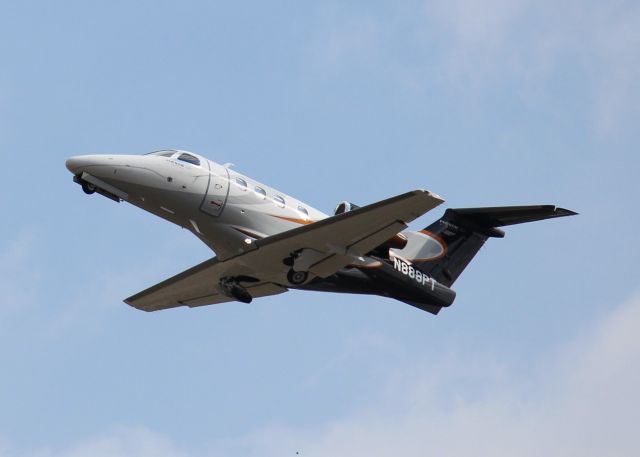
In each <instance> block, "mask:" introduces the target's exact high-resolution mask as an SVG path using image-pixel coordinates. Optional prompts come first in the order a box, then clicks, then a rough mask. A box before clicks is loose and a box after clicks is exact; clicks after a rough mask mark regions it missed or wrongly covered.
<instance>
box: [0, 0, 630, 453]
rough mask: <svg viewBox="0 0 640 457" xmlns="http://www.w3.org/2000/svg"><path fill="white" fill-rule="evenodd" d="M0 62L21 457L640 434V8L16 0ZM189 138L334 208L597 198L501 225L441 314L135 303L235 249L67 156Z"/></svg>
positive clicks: (1, 266) (456, 449)
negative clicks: (103, 182)
mask: <svg viewBox="0 0 640 457" xmlns="http://www.w3.org/2000/svg"><path fill="white" fill-rule="evenodd" d="M0 59H1V62H2V64H1V65H0V154H2V158H3V165H4V170H5V172H4V175H3V179H2V180H1V181H0V205H1V207H2V209H3V214H4V215H5V218H4V224H2V225H1V226H0V235H1V237H0V290H1V291H2V294H1V295H0V456H1V457H31V456H47V457H49V456H50V457H72V456H73V457H76V456H85V455H91V456H98V457H101V456H125V455H139V456H143V457H144V456H147V455H149V456H151V455H153V456H234V455H238V456H247V455H249V456H251V455H256V456H257V455H260V456H270V455H274V456H275V455H278V456H281V455H295V452H296V451H298V452H300V453H301V455H322V456H325V455H350V456H353V455H367V456H376V455H381V456H382V455H399V454H400V453H404V454H405V455H416V454H419V455H439V456H440V455H446V456H457V455H469V454H470V453H471V452H473V453H474V454H475V455H496V454H497V455H506V454H510V455H514V454H515V455H542V453H544V452H546V453H553V454H554V455H582V456H585V455H603V454H604V453H605V452H606V453H607V454H611V455H620V456H625V455H629V456H631V455H637V454H638V451H640V446H639V445H638V442H637V438H636V431H635V429H634V426H633V424H637V423H639V421H640V413H639V412H638V411H640V397H639V396H638V395H637V392H636V390H637V385H638V383H640V369H639V368H638V365H639V364H638V362H640V337H638V334H637V332H638V330H637V329H638V328H640V295H639V291H638V286H639V285H640V284H639V283H640V281H639V280H638V272H639V269H638V264H639V262H640V247H639V246H640V244H639V243H638V241H637V235H636V231H637V227H638V225H639V224H640V219H639V216H638V212H637V207H638V203H637V202H638V200H639V198H640V186H639V185H638V182H637V176H638V171H639V170H640V161H639V160H638V151H637V148H638V145H639V140H640V134H639V133H638V124H639V123H638V121H639V120H640V108H639V107H640V85H639V82H638V81H640V7H639V6H638V4H637V3H635V2H630V1H616V2H606V3H602V2H595V1H586V0H585V1H573V0H568V1H566V2H560V3H558V2H534V1H530V0H515V1H514V0H511V1H507V0H489V1H485V2H474V1H471V0H453V1H423V2H419V1H409V2H403V3H402V4H400V5H398V4H397V2H331V1H329V2H321V3H315V4H311V3H308V4H307V3H303V2H270V3H268V4H267V3H266V2H242V3H238V4H229V3H218V2H196V1H181V2H168V1H153V2H152V1H139V2H135V3H134V2H119V1H110V2H73V1H66V2H58V3H55V4H54V3H51V2H37V1H33V2H19V3H18V2H8V1H2V0H0ZM161 148H181V149H187V150H192V151H194V152H197V153H200V154H203V155H205V156H207V157H209V158H211V159H213V160H215V161H218V162H221V163H224V162H233V163H235V168H236V169H237V170H238V171H240V172H242V173H245V174H247V175H249V176H251V177H254V178H255V179H257V180H259V181H262V182H265V183H268V184H269V185H272V186H274V187H276V188H278V189H281V190H282V191H283V192H286V193H289V194H292V195H295V196H296V197H298V198H300V199H302V200H303V201H306V202H308V203H309V204H310V205H312V206H314V207H316V208H319V209H321V210H324V211H327V212H328V211H330V210H331V209H332V208H333V207H334V205H335V204H336V203H337V202H338V201H341V200H350V201H352V202H354V203H358V204H366V203H370V202H374V201H376V200H379V199H382V198H385V197H388V196H391V195H394V194H397V193H401V192H404V191H407V190H409V189H414V188H419V187H423V188H427V189H429V190H432V191H434V192H436V193H438V194H439V195H442V196H443V197H444V198H445V199H446V200H447V201H446V203H445V205H446V206H451V207H466V206H492V205H509V204H537V203H551V204H558V205H561V206H565V207H568V208H571V209H573V210H576V211H578V212H580V216H579V217H574V218H567V219H562V220H555V221H546V222H540V223H536V224H529V225H526V226H518V227H512V228H509V229H508V230H507V237H506V238H505V239H503V240H491V241H489V242H488V243H487V245H486V247H485V248H484V249H483V250H482V251H481V252H480V254H479V255H478V256H477V258H476V260H475V261H474V262H473V263H472V264H471V265H470V267H469V268H468V269H467V270H466V271H465V273H464V274H463V276H462V277H461V279H460V280H459V281H458V282H457V283H456V290H457V292H458V298H457V301H456V303H455V304H454V305H453V307H451V308H450V309H447V310H444V311H443V312H442V313H441V314H440V315H439V316H437V317H433V316H431V315H429V314H427V313H424V312H421V311H419V310H417V309H414V308H412V307H409V306H406V305H403V304H401V303H397V302H393V301H389V300H384V299H381V298H376V297H359V296H348V295H329V294H317V293H300V292H290V293H288V294H285V295H280V296H276V297H270V298H265V299H261V300H258V301H256V302H254V303H252V304H251V305H248V306H247V305H242V304H228V305H220V306H215V307H206V308H202V309H196V310H182V309H180V310H172V311H166V312H160V313H152V314H147V313H141V312H139V311H136V310H134V309H132V308H129V307H128V306H126V305H125V304H124V303H122V301H121V300H122V299H123V298H124V297H127V296H129V295H131V294H132V293H135V292H137V291H139V290H141V289H143V288H146V287H147V286H149V285H151V284H154V283H156V282H158V281H160V280H162V279H164V278H166V277H168V276H171V275H173V274H175V273H177V272H179V271H182V270H183V269H185V268H188V267H190V266H192V265H193V264H195V263H197V262H200V261H202V260H204V259H206V258H208V257H209V256H211V255H212V253H211V252H210V251H208V249H207V248H206V247H205V246H204V245H202V244H201V243H200V242H199V241H198V240H196V239H195V238H194V237H193V236H191V235H190V234H189V233H188V232H186V231H184V230H181V229H179V228H177V227H174V226H171V225H170V224H168V223H166V222H164V221H161V220H159V219H156V218H154V217H153V216H151V215H149V214H145V213H143V212H141V211H140V210H138V209H136V208H133V207H131V206H127V205H126V204H124V203H123V204H119V205H118V204H115V203H113V202H112V201H110V200H107V199H105V198H101V197H99V196H93V197H88V196H86V195H84V194H83V193H82V192H81V191H80V189H79V187H78V186H77V185H74V184H73V183H72V182H71V176H70V174H69V173H68V171H67V170H66V169H65V167H64V160H65V159H66V158H67V157H69V156H71V155H76V154H83V153H144V152H148V151H151V150H155V149H161ZM440 214H441V210H435V211H434V214H428V215H426V216H424V217H423V218H421V219H419V220H418V221H416V223H415V224H414V227H416V228H422V227H424V226H426V225H428V224H429V223H430V222H431V221H432V220H434V219H435V218H437V217H439V215H440Z"/></svg>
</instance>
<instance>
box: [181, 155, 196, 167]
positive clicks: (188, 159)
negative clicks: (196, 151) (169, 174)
mask: <svg viewBox="0 0 640 457" xmlns="http://www.w3.org/2000/svg"><path fill="white" fill-rule="evenodd" d="M178 160H180V161H182V162H187V163H190V164H191V165H197V166H200V159H198V158H197V157H196V156H192V155H191V154H185V153H182V154H180V155H179V156H178Z"/></svg>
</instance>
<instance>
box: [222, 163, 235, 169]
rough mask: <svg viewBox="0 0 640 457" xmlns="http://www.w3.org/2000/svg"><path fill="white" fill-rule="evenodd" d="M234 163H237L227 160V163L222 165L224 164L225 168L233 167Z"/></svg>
mask: <svg viewBox="0 0 640 457" xmlns="http://www.w3.org/2000/svg"><path fill="white" fill-rule="evenodd" d="M234 165H235V163H231V162H227V163H225V164H224V165H222V166H223V167H225V168H231V167H233V166H234Z"/></svg>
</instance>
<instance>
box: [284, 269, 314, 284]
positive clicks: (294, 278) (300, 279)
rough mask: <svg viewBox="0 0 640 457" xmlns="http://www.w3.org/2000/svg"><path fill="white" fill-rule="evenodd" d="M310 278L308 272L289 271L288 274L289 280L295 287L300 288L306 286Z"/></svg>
mask: <svg viewBox="0 0 640 457" xmlns="http://www.w3.org/2000/svg"><path fill="white" fill-rule="evenodd" d="M308 277H309V273H308V272H306V271H295V270H293V269H291V270H289V272H288V273H287V279H288V280H289V282H290V283H291V284H293V285H296V286H299V285H300V284H304V283H305V282H306V281H307V278H308Z"/></svg>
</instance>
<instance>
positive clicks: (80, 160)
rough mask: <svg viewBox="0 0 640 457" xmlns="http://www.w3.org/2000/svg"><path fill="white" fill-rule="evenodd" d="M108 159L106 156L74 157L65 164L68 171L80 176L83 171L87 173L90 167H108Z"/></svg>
mask: <svg viewBox="0 0 640 457" xmlns="http://www.w3.org/2000/svg"><path fill="white" fill-rule="evenodd" d="M107 157H108V156H104V155H86V156H73V157H71V158H69V159H67V161H66V162H65V165H66V166H67V169H68V170H69V171H70V172H71V173H73V174H74V175H79V174H80V173H82V172H83V171H86V170H87V168H89V167H94V166H97V165H106V163H107V160H108V159H107Z"/></svg>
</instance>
